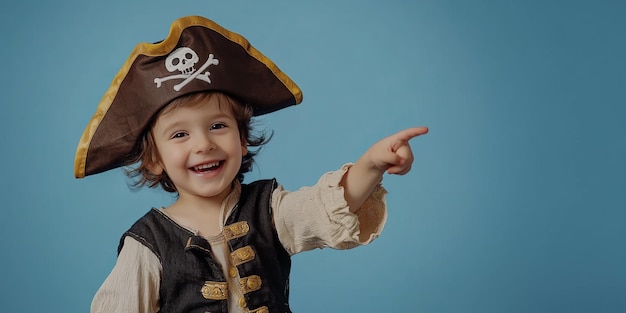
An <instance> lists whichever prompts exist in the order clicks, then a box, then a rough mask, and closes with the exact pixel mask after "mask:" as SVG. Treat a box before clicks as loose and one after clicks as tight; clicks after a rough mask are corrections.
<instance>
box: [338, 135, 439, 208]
mask: <svg viewBox="0 0 626 313" xmlns="http://www.w3.org/2000/svg"><path fill="white" fill-rule="evenodd" d="M427 132H428V128H426V127H415V128H409V129H405V130H403V131H400V132H398V133H395V134H393V135H391V136H389V137H387V138H384V139H382V140H381V141H379V142H377V143H375V144H374V145H373V146H371V147H370V148H369V149H368V150H367V151H365V153H364V154H363V155H362V156H361V157H360V158H359V159H358V160H357V161H356V162H355V163H354V166H352V167H351V168H350V170H348V173H346V175H344V177H343V179H342V180H341V186H343V188H344V194H345V198H346V201H347V202H348V206H349V207H350V211H351V212H353V213H355V212H357V211H358V210H359V209H360V208H361V205H363V202H365V200H366V199H367V198H368V197H369V195H370V194H371V193H372V191H373V190H374V187H376V185H377V184H378V183H380V181H381V180H382V178H383V174H384V173H385V172H387V173H389V174H398V175H404V174H406V173H408V172H409V171H410V170H411V164H412V163H413V153H412V152H411V146H410V145H409V140H410V139H411V138H413V137H416V136H419V135H423V134H426V133H427Z"/></svg>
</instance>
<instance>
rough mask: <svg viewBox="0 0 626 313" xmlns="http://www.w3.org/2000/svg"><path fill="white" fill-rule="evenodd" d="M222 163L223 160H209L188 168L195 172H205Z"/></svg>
mask: <svg viewBox="0 0 626 313" xmlns="http://www.w3.org/2000/svg"><path fill="white" fill-rule="evenodd" d="M222 164H224V161H215V162H211V163H206V164H200V165H196V166H193V167H191V168H190V170H192V171H194V172H196V173H207V172H211V171H214V170H216V169H218V168H220V166H222Z"/></svg>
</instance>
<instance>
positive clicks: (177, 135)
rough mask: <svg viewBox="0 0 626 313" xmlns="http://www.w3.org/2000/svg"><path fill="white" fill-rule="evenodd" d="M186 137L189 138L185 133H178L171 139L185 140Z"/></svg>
mask: <svg viewBox="0 0 626 313" xmlns="http://www.w3.org/2000/svg"><path fill="white" fill-rule="evenodd" d="M185 136H187V133H185V132H176V133H174V134H173V135H172V137H171V138H172V139H176V138H183V137H185Z"/></svg>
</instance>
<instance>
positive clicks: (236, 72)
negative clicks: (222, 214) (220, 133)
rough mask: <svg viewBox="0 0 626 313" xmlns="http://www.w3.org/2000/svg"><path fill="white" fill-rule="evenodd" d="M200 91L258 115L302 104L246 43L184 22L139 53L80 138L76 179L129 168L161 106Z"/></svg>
mask: <svg viewBox="0 0 626 313" xmlns="http://www.w3.org/2000/svg"><path fill="white" fill-rule="evenodd" d="M202 91H219V92H223V93H226V94H228V95H230V96H233V97H235V98H237V99H238V100H239V101H242V102H245V103H248V104H250V105H251V106H252V107H253V110H254V114H255V115H261V114H266V113H270V112H273V111H276V110H280V109H282V108H285V107H288V106H291V105H295V104H298V103H301V102H302V91H301V90H300V88H299V87H298V86H297V85H296V84H295V83H294V82H293V81H292V80H291V79H290V78H289V77H288V76H287V75H286V74H284V73H283V72H282V71H281V70H280V69H279V68H278V67H277V66H276V65H275V64H274V63H273V62H272V61H271V60H270V59H269V58H267V57H266V56H264V55H263V54H262V53H261V52H259V51H258V50H256V49H255V48H254V47H253V46H252V45H250V43H249V42H248V40H247V39H245V38H244V37H242V36H241V35H239V34H237V33H234V32H231V31H229V30H227V29H225V28H223V27H221V26H220V25H218V24H216V23H215V22H213V21H211V20H208V19H206V18H204V17H200V16H188V17H183V18H180V19H178V20H176V21H174V23H172V26H171V28H170V33H169V35H168V36H167V38H166V39H165V40H163V41H161V42H159V43H156V44H150V43H140V44H138V45H137V46H135V49H134V50H133V51H132V53H131V54H130V56H129V57H128V59H127V60H126V62H125V63H124V65H123V66H122V68H121V69H120V70H119V72H118V73H117V75H116V76H115V78H114V79H113V81H112V83H111V86H110V87H109V89H108V90H107V91H106V93H105V94H104V96H103V97H102V99H101V100H100V103H99V104H98V107H97V108H96V112H95V114H94V115H93V117H92V118H91V121H90V122H89V124H88V125H87V127H86V129H85V131H84V132H83V135H82V137H81V139H80V142H79V144H78V148H77V151H76V157H75V160H74V175H75V176H76V177H77V178H82V177H85V176H87V175H92V174H97V173H101V172H104V171H107V170H110V169H113V168H117V167H120V166H123V165H125V161H126V159H127V157H128V155H129V154H130V153H132V152H133V149H134V148H135V146H136V144H137V141H138V140H139V138H140V136H141V135H142V134H143V132H144V131H146V128H147V127H148V125H149V123H150V122H151V120H152V119H153V118H154V116H155V115H156V114H157V113H158V112H159V111H160V110H161V109H162V108H163V107H165V106H166V105H167V104H168V103H170V102H171V101H172V100H174V99H176V98H178V97H181V96H184V95H187V94H190V93H195V92H202Z"/></svg>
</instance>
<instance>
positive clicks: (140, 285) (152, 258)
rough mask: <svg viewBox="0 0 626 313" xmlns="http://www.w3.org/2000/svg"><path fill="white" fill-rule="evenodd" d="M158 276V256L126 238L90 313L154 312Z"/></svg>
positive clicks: (92, 304) (159, 268) (132, 239)
mask: <svg viewBox="0 0 626 313" xmlns="http://www.w3.org/2000/svg"><path fill="white" fill-rule="evenodd" d="M160 273H161V263H160V262H159V259H158V258H157V256H156V255H155V254H154V253H152V251H150V249H148V248H147V247H145V246H144V245H142V244H141V243H139V242H138V241H137V240H135V239H134V238H131V237H126V238H125V239H124V246H123V247H122V250H121V251H120V253H119V255H118V257H117V263H116V264H115V267H113V270H112V271H111V273H110V274H109V276H108V277H107V278H106V280H105V281H104V283H103V284H102V286H100V289H98V292H96V295H95V296H94V298H93V301H92V302H91V312H92V313H108V312H138V313H148V312H150V313H154V312H157V311H158V310H159V303H158V301H159V287H160V277H161V274H160Z"/></svg>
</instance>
